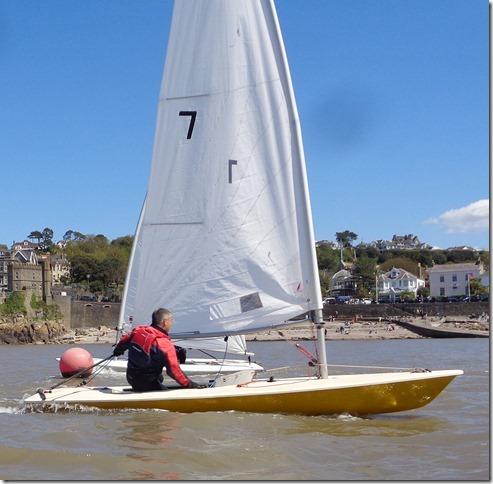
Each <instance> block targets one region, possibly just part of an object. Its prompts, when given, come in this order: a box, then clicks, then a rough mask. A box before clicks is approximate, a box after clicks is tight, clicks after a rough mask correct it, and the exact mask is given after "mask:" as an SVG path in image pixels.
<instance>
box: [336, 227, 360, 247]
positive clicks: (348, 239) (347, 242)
mask: <svg viewBox="0 0 493 484" xmlns="http://www.w3.org/2000/svg"><path fill="white" fill-rule="evenodd" d="M357 238H358V236H357V234H355V233H354V232H351V231H350V230H345V231H344V232H336V240H337V242H338V243H339V245H341V246H342V247H351V244H352V242H354V241H355V240H356V239H357Z"/></svg>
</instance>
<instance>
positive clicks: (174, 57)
mask: <svg viewBox="0 0 493 484" xmlns="http://www.w3.org/2000/svg"><path fill="white" fill-rule="evenodd" d="M139 226H140V227H139V230H138V233H139V241H138V243H137V241H136V244H135V245H134V254H133V259H134V265H135V271H134V272H133V273H132V274H130V275H129V277H130V278H133V277H135V278H136V281H138V283H136V284H130V287H131V289H130V288H129V289H128V294H127V296H126V298H127V302H126V309H125V311H127V310H128V311H129V314H132V315H133V318H134V321H147V320H148V318H149V315H150V314H151V313H152V311H153V310H154V309H155V308H157V307H160V306H164V307H167V308H169V309H171V310H172V311H173V313H174V318H175V325H174V330H175V331H176V333H177V334H176V336H179V337H208V336H212V335H228V334H240V333H245V332H250V331H255V330H257V329H261V328H268V327H273V326H276V325H280V324H285V322H286V321H287V320H289V319H291V318H293V317H296V316H298V315H300V314H303V313H305V312H307V311H310V310H316V309H320V308H321V307H322V303H321V297H320V287H319V280H318V272H317V265H316V256H315V247H314V238H313V227H312V225H311V210H310V204H309V198H308V188H307V182H306V173H305V164H304V159H303V149H302V144H301V135H300V130H299V120H298V115H297V111H296V105H295V101H294V96H293V92H292V87H291V80H290V75H289V71H288V67H287V61H286V56H285V52H284V46H283V43H282V39H281V34H280V30H279V25H278V21H277V17H276V13H275V9H274V5H273V3H272V2H270V1H268V0H259V1H252V0H235V1H231V0H209V1H207V2H205V1H201V0H177V1H176V2H175V6H174V10H173V21H172V28H171V31H170V36H169V41H168V49H167V57H166V63H165V67H164V75H163V82H162V86H161V93H160V99H159V107H158V114H157V125H156V133H155V143H154V150H153V159H152V168H151V173H150V179H149V185H148V192H147V200H146V203H145V208H144V209H143V211H142V215H141V220H140V222H139Z"/></svg>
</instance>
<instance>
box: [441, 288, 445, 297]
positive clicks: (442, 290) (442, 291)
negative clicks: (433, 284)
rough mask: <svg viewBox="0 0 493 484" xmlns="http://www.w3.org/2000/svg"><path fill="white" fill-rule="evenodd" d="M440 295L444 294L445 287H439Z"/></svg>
mask: <svg viewBox="0 0 493 484" xmlns="http://www.w3.org/2000/svg"><path fill="white" fill-rule="evenodd" d="M440 296H445V288H444V287H441V288H440Z"/></svg>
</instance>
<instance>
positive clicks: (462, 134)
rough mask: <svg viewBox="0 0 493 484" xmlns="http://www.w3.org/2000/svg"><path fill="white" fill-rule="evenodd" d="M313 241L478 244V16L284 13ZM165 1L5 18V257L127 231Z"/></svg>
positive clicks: (155, 89)
mask: <svg viewBox="0 0 493 484" xmlns="http://www.w3.org/2000/svg"><path fill="white" fill-rule="evenodd" d="M276 6H277V11H278V15H279V19H280V23H281V28H282V32H283V36H284V41H285V44H286V49H287V54H288V60H289V64H290V68H291V74H292V77H293V84H294V89H295V93H296V98H297V103H298V109H299V113H300V117H301V123H302V131H303V137H304V145H305V155H306V160H307V169H308V175H309V185H310V195H311V200H312V208H313V215H314V225H315V232H316V233H315V236H316V238H317V239H329V240H333V239H334V234H335V232H338V231H342V230H346V229H349V230H352V231H353V232H356V233H357V234H358V235H359V240H360V241H361V240H363V241H366V242H369V241H372V240H375V239H389V238H391V237H392V235H393V234H405V233H406V234H407V233H413V234H415V235H418V236H419V237H420V239H421V240H422V241H425V242H428V243H430V244H432V245H436V246H440V247H449V246H455V245H463V244H466V245H472V246H475V247H480V248H486V247H487V246H488V202H487V200H488V199H489V185H488V180H489V154H488V142H489V120H488V92H489V85H488V2H487V1H486V0H481V1H480V0H433V1H429V0H412V1H411V0H407V1H405V0H337V1H336V0H304V1H301V0H277V2H276ZM171 10H172V2H171V1H170V0H146V1H145V2H144V1H140V2H139V1H137V0H132V1H130V0H86V1H84V2H76V1H65V0H44V1H42V2H40V1H38V0H29V1H28V0H2V1H1V2H0V73H1V74H0V92H1V93H2V94H1V97H0V133H1V137H0V160H1V163H2V173H1V176H0V178H1V180H2V190H1V193H2V195H3V196H2V203H1V204H0V221H1V222H0V243H7V244H10V243H11V242H12V241H13V240H14V239H15V240H20V239H23V238H24V237H25V236H26V235H27V234H28V233H29V232H30V231H31V230H37V229H39V230H42V229H43V228H44V227H51V228H52V229H53V230H54V231H55V238H57V239H58V238H61V237H62V236H63V234H64V233H65V231H66V230H67V229H73V230H78V231H80V232H83V233H93V234H97V233H103V234H105V235H107V236H108V237H110V238H115V237H118V236H121V235H126V234H130V233H133V231H134V229H135V225H136V222H137V218H138V214H139V210H140V206H141V203H142V199H143V197H144V194H145V191H146V185H147V177H148V174H149V168H150V160H151V152H152V144H153V137H154V123H155V117H156V108H157V99H158V93H159V86H160V81H161V75H162V68H163V63H164V57H165V52H166V43H167V37H168V29H169V24H170V19H171Z"/></svg>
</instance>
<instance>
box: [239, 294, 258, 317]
mask: <svg viewBox="0 0 493 484" xmlns="http://www.w3.org/2000/svg"><path fill="white" fill-rule="evenodd" d="M240 305H241V312H242V313H246V312H247V311H253V310H254V309H259V308H261V307H262V301H261V300H260V296H259V294H258V292H254V293H252V294H248V295H247V296H243V297H240Z"/></svg>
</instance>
